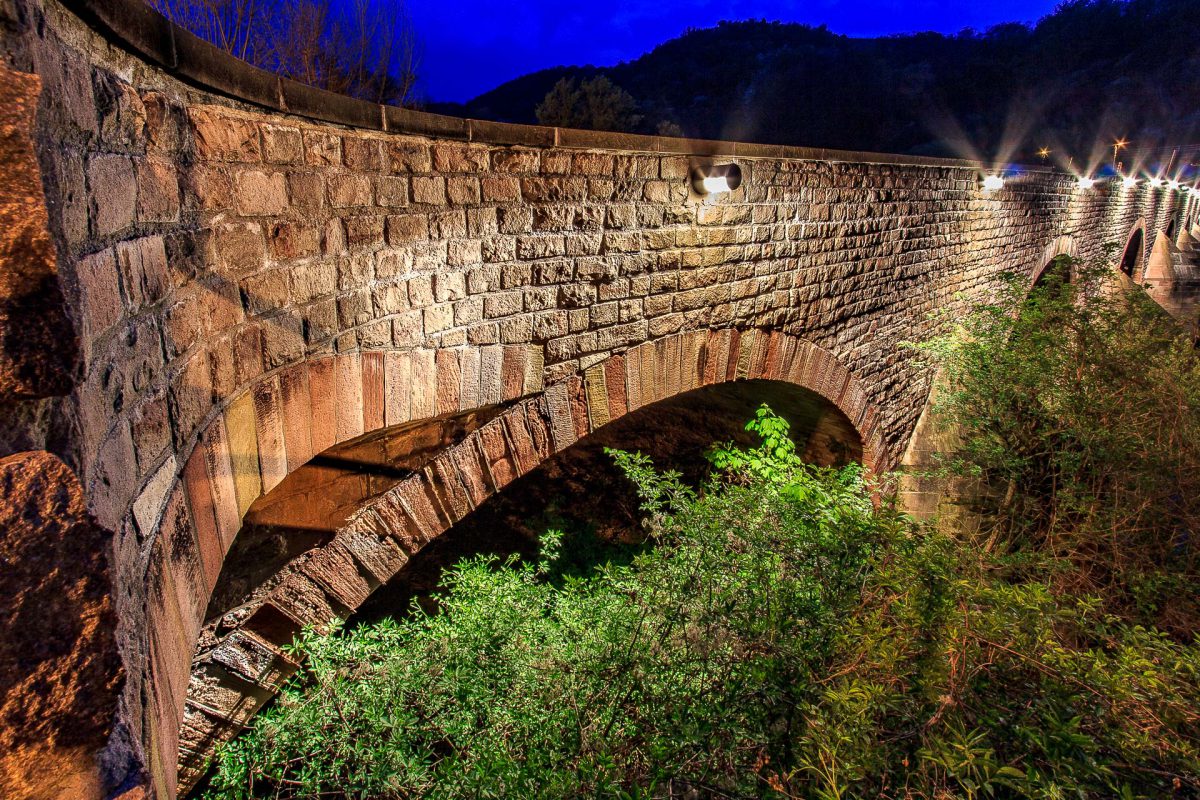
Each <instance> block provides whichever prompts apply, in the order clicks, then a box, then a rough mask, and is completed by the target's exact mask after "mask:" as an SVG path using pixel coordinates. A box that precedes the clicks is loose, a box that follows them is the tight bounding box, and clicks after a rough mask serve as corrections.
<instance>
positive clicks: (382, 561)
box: [338, 523, 408, 585]
mask: <svg viewBox="0 0 1200 800" xmlns="http://www.w3.org/2000/svg"><path fill="white" fill-rule="evenodd" d="M338 538H340V539H341V540H342V541H343V542H344V546H345V548H346V550H348V551H349V552H350V554H351V555H352V556H354V560H355V561H357V562H358V563H359V564H361V565H362V567H363V569H365V570H367V571H368V572H369V573H371V575H372V576H373V577H374V579H375V580H376V581H377V582H378V583H379V584H380V585H382V584H385V583H387V582H388V581H389V580H391V579H392V576H393V575H395V574H396V573H397V572H399V571H400V569H401V568H402V567H403V566H404V565H405V564H406V563H408V554H407V553H406V552H405V551H404V550H402V549H401V548H400V547H399V546H398V545H397V544H396V543H395V541H393V539H392V537H390V536H388V535H386V534H385V535H383V536H380V535H378V534H376V533H375V532H374V531H372V530H370V529H369V528H368V527H367V526H365V525H359V524H354V523H352V524H351V525H349V526H347V527H346V528H344V529H342V530H341V531H339V532H338Z"/></svg>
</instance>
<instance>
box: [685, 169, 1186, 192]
mask: <svg viewBox="0 0 1200 800" xmlns="http://www.w3.org/2000/svg"><path fill="white" fill-rule="evenodd" d="M1101 180H1102V179H1101V178H1092V177H1089V176H1087V175H1081V176H1079V179H1078V185H1079V188H1080V189H1084V190H1087V189H1091V188H1093V187H1094V186H1095V185H1096V184H1097V183H1099V182H1100V181H1101ZM1148 180H1149V183H1150V185H1151V186H1153V187H1154V188H1155V189H1161V188H1162V187H1164V186H1165V187H1167V188H1168V189H1170V190H1171V191H1178V190H1182V191H1184V192H1191V193H1192V194H1197V195H1200V188H1197V187H1195V186H1189V187H1185V186H1183V185H1182V184H1181V183H1180V182H1179V181H1177V180H1166V179H1164V178H1159V177H1153V178H1149V179H1148ZM1004 182H1005V179H1004V175H1003V174H1001V173H992V174H990V175H985V176H983V178H982V183H983V189H984V191H987V192H994V191H999V190H1000V189H1003V188H1004ZM1140 182H1141V179H1140V178H1137V177H1136V176H1133V175H1126V176H1123V177H1122V178H1121V186H1122V187H1123V188H1125V189H1133V188H1135V187H1136V186H1137V185H1138V184H1139V183H1140ZM691 183H692V188H693V189H694V190H695V192H696V193H697V194H700V195H709V194H721V193H723V192H732V191H733V190H734V189H737V188H738V187H739V186H741V185H742V169H741V167H739V166H738V165H737V164H708V165H704V166H699V167H694V168H693V169H692V171H691Z"/></svg>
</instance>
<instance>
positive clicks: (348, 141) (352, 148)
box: [342, 136, 383, 172]
mask: <svg viewBox="0 0 1200 800" xmlns="http://www.w3.org/2000/svg"><path fill="white" fill-rule="evenodd" d="M381 145H382V143H381V142H380V141H379V140H378V139H362V138H359V137H357V136H345V137H343V138H342V157H343V160H344V161H345V164H346V166H347V167H349V168H350V169H354V170H361V171H364V172H378V171H380V170H381V169H383V148H382V146H381Z"/></svg>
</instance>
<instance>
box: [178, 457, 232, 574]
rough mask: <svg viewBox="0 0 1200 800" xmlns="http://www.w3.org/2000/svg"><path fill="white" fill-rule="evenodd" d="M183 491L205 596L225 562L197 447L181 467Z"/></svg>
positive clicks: (206, 478)
mask: <svg viewBox="0 0 1200 800" xmlns="http://www.w3.org/2000/svg"><path fill="white" fill-rule="evenodd" d="M183 489H184V494H185V495H186V496H187V501H188V505H189V506H190V508H191V521H192V524H193V526H194V529H195V535H196V548H197V553H198V556H199V561H200V567H201V571H202V573H203V576H204V593H205V596H207V595H208V594H209V593H211V592H212V590H213V587H214V586H216V585H217V577H218V576H219V575H220V574H221V565H222V564H223V563H224V561H225V545H224V542H223V541H222V537H221V535H220V533H219V532H218V529H217V519H216V507H215V504H214V502H213V493H212V486H211V482H210V480H209V477H208V468H207V466H206V464H205V453H204V448H203V447H200V446H197V447H196V448H195V449H194V450H193V451H192V455H191V457H190V458H189V459H188V460H187V463H186V464H185V465H184V467H183Z"/></svg>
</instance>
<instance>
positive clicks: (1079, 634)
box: [209, 408, 1200, 800]
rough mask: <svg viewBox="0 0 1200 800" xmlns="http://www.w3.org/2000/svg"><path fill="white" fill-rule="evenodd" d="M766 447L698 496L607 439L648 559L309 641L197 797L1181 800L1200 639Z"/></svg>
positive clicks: (772, 433)
mask: <svg viewBox="0 0 1200 800" xmlns="http://www.w3.org/2000/svg"><path fill="white" fill-rule="evenodd" d="M747 427H748V428H749V429H750V430H753V431H755V432H757V433H758V434H759V435H760V436H761V437H762V438H763V443H762V445H761V446H760V447H758V448H754V449H751V450H740V449H738V448H735V447H732V446H730V445H725V446H718V447H715V448H714V449H713V451H712V452H711V453H710V460H711V461H712V462H713V464H714V467H715V468H716V469H715V470H714V476H713V477H712V478H711V479H710V480H709V481H708V482H707V483H705V485H703V486H702V487H701V488H700V489H698V490H697V489H694V488H692V487H690V486H687V485H685V484H684V483H683V482H682V481H681V480H680V478H679V476H678V475H677V474H675V473H670V472H667V473H660V472H657V471H655V470H654V469H653V468H652V466H651V465H650V463H649V460H648V459H647V458H645V457H644V456H640V455H636V454H630V453H623V452H613V453H612V455H613V456H614V458H616V460H617V462H618V463H619V464H620V465H621V466H622V468H623V469H624V471H625V473H626V474H627V475H628V476H629V477H630V478H631V479H632V480H633V481H634V483H635V484H636V486H637V487H638V490H639V493H640V495H641V496H642V498H643V500H644V503H645V509H646V512H647V515H648V516H647V529H648V537H649V540H650V543H651V544H652V545H653V546H652V547H649V548H646V549H644V550H642V551H641V552H638V553H637V554H636V555H635V556H634V557H633V558H632V559H631V560H629V561H627V562H623V563H612V562H609V563H605V564H602V565H600V566H598V567H596V568H595V569H594V570H592V571H590V572H589V571H580V570H578V569H576V568H574V567H570V568H566V569H562V568H560V567H559V564H560V561H561V559H559V557H558V553H557V551H558V549H559V548H560V546H561V535H560V534H557V533H553V532H552V533H550V534H547V536H546V537H545V540H544V545H545V549H544V554H543V558H542V560H541V561H540V562H539V563H537V564H518V563H515V562H509V563H506V564H502V565H501V564H497V563H495V561H494V560H493V561H488V560H484V559H478V558H477V559H474V560H469V561H466V562H464V563H462V564H460V565H458V566H457V567H456V568H455V569H454V570H453V571H452V572H451V575H450V578H449V589H448V591H447V592H446V593H445V595H444V596H443V597H442V598H441V610H440V613H438V614H436V615H427V614H424V613H421V612H419V611H414V614H413V615H411V616H410V617H408V618H406V619H404V620H400V621H387V622H385V623H382V624H379V625H376V626H372V627H362V628H358V629H355V630H350V631H345V632H342V633H341V634H336V635H324V636H322V635H316V634H313V633H311V632H310V633H307V634H306V635H305V636H304V638H303V639H302V641H300V642H299V644H298V646H297V650H298V651H299V652H300V653H301V654H302V655H303V656H304V658H305V661H304V668H303V670H302V672H301V674H300V675H298V676H297V677H296V678H295V679H294V680H293V681H292V682H291V683H290V684H289V685H288V686H287V688H286V689H285V691H284V692H283V694H282V695H281V696H280V698H279V700H278V701H277V702H276V703H275V705H274V706H273V707H271V708H270V709H268V710H267V711H266V712H264V713H263V714H260V715H259V717H258V718H257V719H256V720H255V721H254V723H253V726H252V728H251V730H250V732H249V733H248V734H247V735H246V736H244V737H242V738H241V739H239V740H236V741H235V742H233V743H231V744H230V745H229V746H227V747H226V748H225V749H224V750H223V751H222V752H221V754H220V757H219V762H218V770H217V773H216V775H215V777H214V779H213V783H212V789H211V791H210V793H209V795H210V796H211V797H219V798H245V797H288V798H290V797H318V796H333V797H359V798H366V797H389V798H403V797H417V796H420V797H431V798H438V797H464V796H468V797H544V798H559V797H579V796H590V797H596V798H643V797H646V798H648V797H689V798H728V797H778V798H814V799H816V800H830V799H831V798H857V797H889V798H951V797H967V798H974V797H985V796H986V797H1038V798H1058V797H1081V798H1089V797H1094V798H1108V797H1121V798H1134V797H1163V796H1170V795H1175V796H1196V792H1197V791H1198V790H1200V778H1198V776H1200V646H1197V645H1196V644H1182V643H1179V642H1178V641H1175V640H1173V639H1172V638H1170V637H1167V636H1164V635H1163V634H1161V633H1158V632H1155V631H1153V630H1151V629H1147V628H1142V627H1138V626H1134V625H1130V624H1129V623H1127V622H1125V621H1123V620H1122V619H1120V618H1118V617H1114V616H1111V615H1108V614H1106V613H1104V612H1103V611H1102V610H1101V604H1100V603H1099V602H1098V601H1097V600H1095V599H1092V598H1086V597H1081V598H1077V599H1072V598H1065V599H1064V597H1063V596H1062V595H1061V594H1059V593H1057V592H1056V591H1054V587H1053V585H1052V583H1050V582H1047V581H1043V580H1032V579H1030V578H1029V575H1028V574H1027V573H1025V572H1022V571H1016V570H1013V569H1011V565H1010V563H1009V559H1007V558H999V557H997V556H995V555H993V554H989V553H987V552H985V551H982V550H980V549H978V548H976V547H975V546H974V545H973V544H972V543H970V542H964V541H961V540H959V539H956V538H954V537H951V536H948V535H946V534H944V533H942V532H939V531H937V530H936V529H933V528H921V527H917V526H914V525H913V524H911V522H909V521H908V520H906V519H905V518H904V517H903V516H902V515H900V514H898V513H897V512H895V511H894V510H893V509H892V508H891V506H890V504H889V503H888V502H886V498H877V497H873V496H872V494H871V489H870V487H869V486H868V485H867V484H866V483H865V482H864V477H863V475H862V473H861V471H860V470H859V468H858V467H854V466H852V467H848V468H845V469H842V470H829V469H816V468H813V467H809V466H806V465H804V464H802V463H801V462H800V459H799V458H798V456H797V454H796V451H795V448H794V446H793V445H792V443H791V441H790V440H789V439H788V436H787V424H786V423H785V422H784V421H783V420H781V419H779V418H778V417H776V416H775V415H774V414H772V413H771V412H770V411H769V410H767V409H765V408H764V409H763V410H761V411H760V412H759V414H758V416H757V417H756V418H755V419H754V420H752V421H751V422H750V424H749V425H748V426H747Z"/></svg>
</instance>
